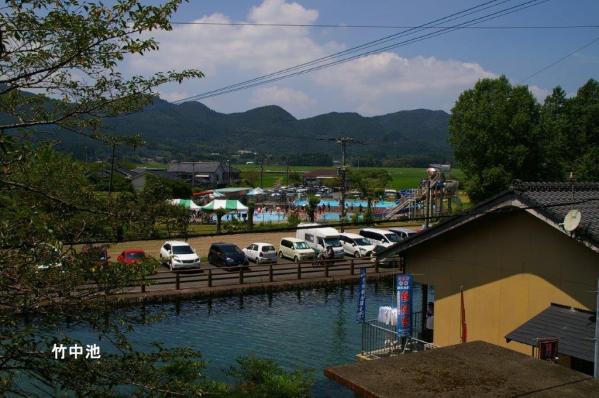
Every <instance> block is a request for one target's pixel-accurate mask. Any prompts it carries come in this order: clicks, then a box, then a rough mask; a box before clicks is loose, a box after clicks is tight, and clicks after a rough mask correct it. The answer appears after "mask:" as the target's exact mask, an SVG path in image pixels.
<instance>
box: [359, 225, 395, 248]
mask: <svg viewBox="0 0 599 398" xmlns="http://www.w3.org/2000/svg"><path fill="white" fill-rule="evenodd" d="M360 235H362V236H363V237H365V238H368V239H369V240H370V241H371V242H372V243H375V244H378V245H381V246H385V247H389V246H393V245H394V244H396V243H398V242H399V241H400V239H399V236H397V234H395V233H393V232H391V231H388V230H386V229H378V228H364V229H361V230H360Z"/></svg>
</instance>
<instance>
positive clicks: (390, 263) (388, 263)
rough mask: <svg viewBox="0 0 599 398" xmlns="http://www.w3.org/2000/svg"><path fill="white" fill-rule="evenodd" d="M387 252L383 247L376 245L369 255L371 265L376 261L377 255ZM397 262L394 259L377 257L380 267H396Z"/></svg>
mask: <svg viewBox="0 0 599 398" xmlns="http://www.w3.org/2000/svg"><path fill="white" fill-rule="evenodd" d="M385 250H387V248H386V247H385V246H382V245H376V246H375V248H374V250H373V251H372V252H371V253H370V261H372V262H373V263H374V262H375V261H376V258H377V256H378V255H379V254H381V253H382V252H384V251H385ZM397 264H398V261H397V258H396V257H379V265H380V266H381V267H395V266H397Z"/></svg>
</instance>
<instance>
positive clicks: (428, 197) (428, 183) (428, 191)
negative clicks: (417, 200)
mask: <svg viewBox="0 0 599 398" xmlns="http://www.w3.org/2000/svg"><path fill="white" fill-rule="evenodd" d="M430 210H431V179H430V177H429V178H428V179H427V180H426V217H425V229H428V218H429V216H430Z"/></svg>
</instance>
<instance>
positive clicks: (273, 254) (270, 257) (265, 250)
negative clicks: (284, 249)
mask: <svg viewBox="0 0 599 398" xmlns="http://www.w3.org/2000/svg"><path fill="white" fill-rule="evenodd" d="M243 253H244V254H245V256H246V257H247V258H248V259H249V260H250V261H253V262H255V263H256V264H263V263H276V262H277V249H275V247H274V246H273V245H271V244H270V243H264V242H256V243H252V244H251V245H249V246H248V247H246V248H245V249H243Z"/></svg>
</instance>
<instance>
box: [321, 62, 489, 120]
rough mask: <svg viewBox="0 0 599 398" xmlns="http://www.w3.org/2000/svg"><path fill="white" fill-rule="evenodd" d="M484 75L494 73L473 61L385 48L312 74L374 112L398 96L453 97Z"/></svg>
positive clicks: (415, 97) (365, 110) (365, 108)
mask: <svg viewBox="0 0 599 398" xmlns="http://www.w3.org/2000/svg"><path fill="white" fill-rule="evenodd" d="M486 77H495V74H493V73H491V72H489V71H486V70H484V69H483V68H482V67H481V66H480V65H479V64H475V63H468V62H460V61H455V60H440V59H437V58H435V57H421V56H418V57H414V58H404V57H401V56H399V55H398V54H396V53H392V52H384V53H380V54H373V55H369V56H367V57H364V58H359V59H357V60H355V61H352V62H349V63H347V64H344V65H341V66H339V67H337V68H335V69H334V70H332V69H329V70H326V71H322V72H319V73H317V74H316V75H315V77H314V78H315V79H316V80H317V81H318V82H319V84H321V85H323V86H329V87H331V88H333V89H335V90H340V91H341V92H343V93H344V94H345V95H346V96H347V97H348V98H351V101H352V102H353V103H354V104H355V106H356V107H357V109H361V110H362V112H364V113H365V114H373V113H377V112H385V111H393V110H394V109H385V108H387V107H386V106H384V103H388V102H389V100H392V101H393V100H396V101H397V100H398V99H399V98H406V97H412V98H414V99H417V98H428V97H431V96H445V97H447V96H451V97H453V99H454V100H455V98H456V97H457V95H458V94H459V93H460V92H461V91H463V90H464V89H467V88H470V87H472V86H473V85H474V84H475V83H476V82H477V81H478V80H479V79H482V78H486ZM398 102H399V101H398ZM423 102H424V101H423ZM377 104H378V105H377ZM415 105H416V104H415ZM416 106H417V105H416ZM395 110H397V109H395Z"/></svg>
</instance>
